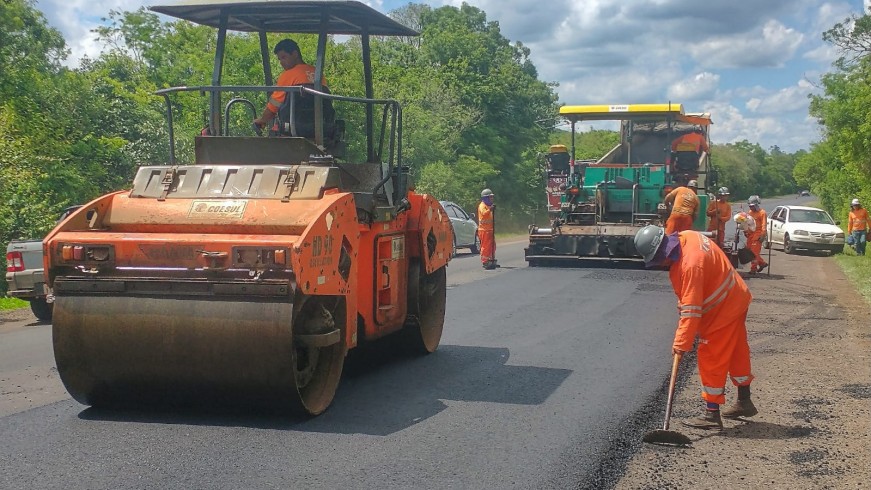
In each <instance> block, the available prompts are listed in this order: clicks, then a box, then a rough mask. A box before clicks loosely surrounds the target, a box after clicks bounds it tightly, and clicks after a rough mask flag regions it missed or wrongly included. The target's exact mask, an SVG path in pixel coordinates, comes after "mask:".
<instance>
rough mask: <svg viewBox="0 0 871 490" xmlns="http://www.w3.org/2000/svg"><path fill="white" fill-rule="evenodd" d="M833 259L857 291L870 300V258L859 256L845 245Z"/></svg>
mask: <svg viewBox="0 0 871 490" xmlns="http://www.w3.org/2000/svg"><path fill="white" fill-rule="evenodd" d="M835 260H837V261H838V265H839V266H841V269H843V270H844V274H845V275H846V276H847V277H848V278H849V279H850V281H851V282H852V283H853V284H855V285H856V289H857V290H858V291H859V293H860V294H861V295H862V296H863V297H864V298H865V300H866V301H869V302H871V258H869V256H867V255H866V256H863V257H860V256H858V255H856V252H854V251H853V250H852V249H851V248H850V247H845V249H844V253H843V254H839V255H836V256H835Z"/></svg>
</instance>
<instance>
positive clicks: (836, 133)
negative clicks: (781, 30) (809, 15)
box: [794, 14, 871, 220]
mask: <svg viewBox="0 0 871 490" xmlns="http://www.w3.org/2000/svg"><path fill="white" fill-rule="evenodd" d="M823 39H824V40H826V41H828V42H829V43H831V44H832V45H833V46H834V47H835V48H837V49H838V50H839V52H840V55H841V56H840V57H839V59H838V60H837V61H836V62H835V63H834V65H833V71H832V72H830V73H826V74H825V75H823V76H822V77H821V85H822V89H823V94H821V95H817V96H814V97H813V98H812V100H811V106H810V113H811V116H813V117H815V118H816V119H817V120H818V121H819V123H820V125H821V126H822V128H823V139H822V141H820V142H819V143H817V144H815V145H814V146H813V147H812V148H811V150H810V151H809V152H807V153H806V154H804V155H801V157H800V158H799V161H798V164H797V165H796V167H795V170H794V176H795V179H796V181H797V182H798V183H799V184H801V185H803V186H806V187H808V188H810V189H811V190H813V192H814V193H815V194H817V195H819V196H820V198H821V200H822V204H823V206H824V207H826V208H827V209H828V210H829V211H830V212H831V213H832V214H833V215H835V216H837V217H839V218H841V219H842V220H843V219H844V218H845V217H846V215H847V213H848V211H849V202H850V200H851V199H852V198H855V197H858V198H859V199H860V200H863V201H864V202H866V203H867V202H871V113H869V112H868V109H867V108H868V107H869V104H871V16H869V15H868V14H865V15H861V16H859V15H853V16H850V17H848V18H847V19H845V20H844V21H842V22H839V23H837V24H835V26H834V27H832V29H830V30H828V31H826V32H825V33H824V34H823Z"/></svg>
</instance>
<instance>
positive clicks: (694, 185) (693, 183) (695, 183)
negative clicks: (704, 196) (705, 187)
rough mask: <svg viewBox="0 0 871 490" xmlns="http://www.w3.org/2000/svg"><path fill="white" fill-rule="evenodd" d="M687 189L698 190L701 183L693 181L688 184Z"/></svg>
mask: <svg viewBox="0 0 871 490" xmlns="http://www.w3.org/2000/svg"><path fill="white" fill-rule="evenodd" d="M687 187H695V188H698V187H699V183H698V181H696V180H695V179H693V180H691V181H689V182H687Z"/></svg>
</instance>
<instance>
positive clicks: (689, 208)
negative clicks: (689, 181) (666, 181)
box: [665, 187, 699, 216]
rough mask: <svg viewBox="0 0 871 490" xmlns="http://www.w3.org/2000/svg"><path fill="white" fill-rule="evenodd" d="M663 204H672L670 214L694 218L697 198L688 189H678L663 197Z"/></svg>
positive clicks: (697, 203)
mask: <svg viewBox="0 0 871 490" xmlns="http://www.w3.org/2000/svg"><path fill="white" fill-rule="evenodd" d="M665 202H666V203H669V202H672V203H674V204H673V205H672V208H671V214H686V215H689V216H695V215H696V209H698V207H699V196H697V195H696V193H695V192H694V191H693V190H692V189H690V188H687V187H678V188H676V189H674V190H673V191H671V192H669V193H668V195H666V196H665Z"/></svg>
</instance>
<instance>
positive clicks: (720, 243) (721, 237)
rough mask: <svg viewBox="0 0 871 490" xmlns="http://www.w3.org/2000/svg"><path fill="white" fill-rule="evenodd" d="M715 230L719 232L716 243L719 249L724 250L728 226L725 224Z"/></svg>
mask: <svg viewBox="0 0 871 490" xmlns="http://www.w3.org/2000/svg"><path fill="white" fill-rule="evenodd" d="M714 230H716V231H717V239H716V240H714V241H715V242H716V243H717V246H718V247H720V248H723V242H724V241H726V224H725V223H723V224H722V226H721V227H720V228H715V229H714ZM714 230H708V231H714Z"/></svg>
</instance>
